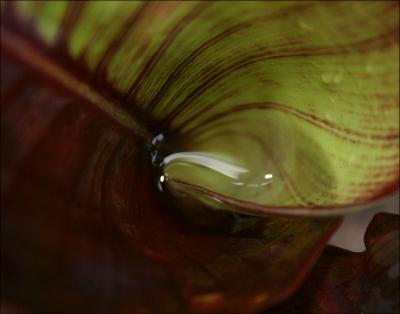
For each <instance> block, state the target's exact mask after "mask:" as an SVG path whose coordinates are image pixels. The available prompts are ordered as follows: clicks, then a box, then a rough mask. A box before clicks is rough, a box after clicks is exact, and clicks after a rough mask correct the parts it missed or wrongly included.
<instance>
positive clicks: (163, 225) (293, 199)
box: [1, 2, 398, 312]
mask: <svg viewBox="0 0 400 314" xmlns="http://www.w3.org/2000/svg"><path fill="white" fill-rule="evenodd" d="M351 6H352V10H350V11H349V12H353V13H351V14H350V13H346V12H348V8H347V7H346V6H345V5H344V4H341V3H338V4H335V5H334V6H327V5H325V4H322V3H290V2H287V3H286V2H271V3H261V2H257V3H248V2H246V3H245V2H243V3H238V6H231V5H230V4H229V3H224V2H216V3H212V2H149V3H140V2H109V3H106V2H86V3H81V2H71V3H64V2H15V3H14V2H13V3H11V2H2V8H1V10H2V37H1V38H2V69H1V70H2V85H1V88H2V90H1V94H2V101H1V106H2V109H1V110H2V117H1V119H2V122H1V127H2V144H1V145H2V162H1V165H2V187H1V188H2V250H3V252H4V254H3V252H2V262H1V267H2V274H4V276H2V293H3V295H4V298H5V299H6V300H7V301H8V302H10V303H11V304H17V305H20V306H22V307H23V308H26V309H28V310H33V311H60V312H65V311H89V312H90V311H97V312H98V311H116V312H123V311H127V312H145V311H152V312H176V311H191V312H223V311H228V312H237V311H242V312H244V311H246V312H251V311H260V310H263V309H265V308H268V307H270V306H272V305H274V304H277V303H279V302H281V301H283V300H284V299H286V298H287V297H289V296H290V294H291V293H293V292H294V290H295V289H296V288H297V287H298V286H299V285H300V283H301V281H302V280H303V278H304V277H305V275H306V273H307V272H309V271H310V269H311V267H312V266H313V264H314V263H315V261H316V259H317V258H318V256H319V254H320V252H321V250H322V249H323V247H324V245H325V242H326V240H327V239H328V238H329V236H330V235H331V233H332V232H333V231H334V230H335V228H336V226H337V223H338V220H336V219H316V218H307V219H301V218H277V217H274V218H272V217H270V218H251V217H247V216H240V215H238V214H236V213H235V214H232V213H230V212H221V211H211V210H210V208H205V207H204V204H200V203H201V202H205V203H207V202H209V199H207V198H206V199H205V196H206V197H208V196H210V195H212V196H213V197H214V198H215V199H216V200H217V201H221V202H223V203H224V202H225V204H227V203H228V202H227V200H229V201H230V202H231V205H232V204H233V205H235V206H234V207H235V209H236V210H238V211H243V212H251V213H253V214H254V213H259V212H265V211H268V210H269V209H268V208H267V207H265V206H264V205H265V204H267V205H276V206H275V207H277V208H279V207H282V206H296V207H301V208H302V209H304V206H307V208H309V207H310V206H311V207H312V206H314V205H319V206H325V205H332V204H334V205H336V204H352V203H355V202H363V201H367V200H370V199H373V198H376V197H378V196H381V195H384V194H385V193H387V192H389V191H392V190H394V189H395V188H396V185H395V183H394V182H396V179H397V178H398V174H397V173H396V171H395V170H396V169H397V168H398V159H397V158H398V147H397V146H396V145H397V144H396V143H397V141H398V136H397V135H396V131H397V129H398V122H397V120H396V118H395V117H396V114H397V113H398V107H397V105H396V103H394V101H396V97H397V96H398V89H397V87H394V86H396V83H397V81H398V74H396V72H395V70H396V67H398V63H397V61H396V60H395V55H396V53H398V43H397V42H396V41H395V39H396V36H397V31H396V23H398V16H396V11H395V10H394V9H393V8H396V4H392V3H383V4H374V5H372V6H362V5H360V4H355V3H354V4H353V3H352V4H351ZM340 12H341V14H344V16H347V17H345V18H343V20H342V21H338V20H337V19H336V18H335V17H336V14H338V13H340ZM354 12H356V13H354ZM376 12H381V13H382V14H376ZM346 14H348V15H346ZM353 14H354V15H353ZM385 14H386V15H385ZM318 16H321V17H318ZM317 17H318V18H317ZM396 18H397V20H396ZM314 19H317V20H314ZM370 19H371V20H372V22H371V21H370ZM322 21H324V23H322ZM361 22H364V23H365V27H364V30H363V31H360V29H359V27H358V26H359V23H361ZM337 23H338V25H337ZM317 24H318V29H317V28H316V27H315V25H317ZM310 27H311V30H312V32H311V33H310V31H311V30H310ZM266 29H268V30H269V31H268V32H266ZM349 30H350V31H349ZM347 32H349V34H347ZM328 34H329V36H328ZM346 34H347V35H346ZM350 34H351V35H350ZM384 58H385V60H390V62H387V61H385V62H382V60H383V59H384ZM388 63H390V64H391V66H390V67H388V66H387V64H388ZM336 64H337V65H338V66H337V67H336ZM338 69H340V73H339V74H338V73H337V72H336V71H337V70H338ZM342 69H345V70H343V72H342V71H341V70H342ZM367 70H368V71H370V72H371V71H372V72H371V75H364V74H365V73H366V72H368V71H367ZM370 72H368V73H370ZM357 74H359V75H360V77H358V76H357ZM378 74H379V75H378ZM337 75H338V76H337ZM354 76H356V77H357V79H356V80H355V79H354V78H353V77H354ZM364 76H365V77H364ZM342 80H343V81H342ZM348 81H350V82H351V83H349V84H347V83H348ZM341 82H342V83H343V84H342V83H341ZM345 82H346V84H345ZM357 84H359V85H357ZM335 97H336V98H335ZM327 99H328V100H327ZM332 99H333V100H332ZM311 100H313V101H311ZM314 100H315V101H314ZM331 101H332V103H333V102H338V103H339V104H338V105H337V106H336V105H335V106H331V105H329V106H328V105H327V102H329V103H328V104H330V102H331ZM386 101H387V102H386ZM383 102H384V103H385V104H388V105H387V106H384V108H382V107H381V105H382V104H383ZM327 108H330V111H329V112H328V113H327V112H326V111H325V110H326V109H327ZM343 108H348V109H349V112H347V111H346V110H344V109H343ZM377 108H379V109H377ZM266 109H268V110H266ZM270 109H271V110H270ZM339 109H340V110H339ZM342 109H343V110H342ZM382 109H384V110H382ZM326 114H328V116H331V117H334V121H333V122H334V123H332V124H330V123H327V122H326V121H325V119H326V117H325V116H324V115H326ZM371 115H372V116H371ZM365 116H368V117H374V119H372V121H365V120H364V118H365ZM361 117H364V118H363V119H362V118H361ZM321 119H322V121H321ZM350 120H351V123H349V122H348V121H350ZM311 121H314V122H311ZM365 123H368V125H370V126H371V128H366V127H365ZM344 128H346V130H344ZM347 128H351V130H352V131H349V132H347V131H348V130H347ZM353 128H354V129H353ZM344 131H346V132H344ZM361 131H363V132H364V133H360V132H361ZM339 133H340V134H342V133H343V136H339V135H338V134H339ZM159 134H163V136H164V137H165V140H164V141H161V143H160V144H159V154H160V155H159V156H158V157H161V159H162V160H164V161H165V159H166V158H168V156H172V155H173V154H177V153H186V155H184V157H185V156H186V157H187V156H192V157H193V154H194V155H195V157H196V158H197V157H199V156H200V157H201V158H200V160H203V161H204V158H206V159H207V158H208V159H207V160H208V163H207V162H205V163H206V164H208V165H210V162H209V159H210V158H214V157H215V156H216V158H214V159H216V160H217V165H220V163H219V164H218V162H222V163H223V164H225V165H226V164H227V165H228V169H230V170H232V169H234V170H235V171H236V172H237V171H239V170H240V169H245V170H249V171H248V172H246V173H248V175H249V176H248V177H246V178H245V179H246V182H247V183H246V185H249V184H256V185H257V184H258V183H257V182H255V181H251V180H253V175H259V174H260V173H261V174H262V176H263V178H264V179H265V180H266V181H268V180H269V179H271V177H270V175H272V178H273V179H274V181H273V185H270V186H272V188H270V189H269V188H268V186H269V184H266V187H267V189H264V186H263V185H262V186H261V187H258V186H256V187H251V189H249V188H250V187H248V186H247V187H246V186H243V187H240V185H238V186H236V185H233V184H231V183H232V182H231V181H229V182H227V178H226V177H221V176H220V175H218V174H217V173H212V172H210V171H209V169H210V167H204V165H203V166H201V163H191V164H190V165H189V166H190V167H191V168H192V172H191V173H188V172H186V171H185V170H184V169H183V168H180V163H179V162H177V161H179V160H177V159H175V160H173V162H171V163H169V164H168V165H165V164H163V165H162V166H163V168H162V169H161V170H162V172H161V173H162V175H164V176H165V179H166V180H165V184H164V187H165V188H166V189H168V190H169V191H170V192H171V194H173V195H175V193H176V192H182V190H183V192H185V193H189V194H192V195H194V199H199V200H201V202H200V203H195V204H194V205H193V203H194V200H192V199H190V200H189V203H191V204H190V205H188V206H187V209H188V210H187V211H185V206H184V205H185V203H184V202H185V200H183V201H181V200H177V199H175V198H174V197H173V196H170V195H168V194H165V193H162V194H160V193H158V191H157V188H156V184H155V182H153V181H154V180H153V175H154V169H153V166H152V165H151V164H150V160H149V159H150V155H151V149H150V148H149V145H150V142H151V140H152V138H153V137H156V136H157V135H159ZM365 134H367V135H365ZM393 134H395V135H393ZM364 135H365V136H364ZM158 138H160V137H158ZM350 143H351V144H350ZM152 149H154V147H152ZM157 149H158V147H157ZM350 150H351V152H352V154H350V155H349V151H350ZM199 152H200V153H201V154H202V155H199V154H198V153H199ZM187 153H189V155H188V154H187ZM190 154H191V155H190ZM175 156H176V155H175ZM178 156H179V157H182V155H178ZM366 156H367V157H366ZM361 157H362V158H361ZM364 157H365V158H364ZM196 158H195V160H196ZM202 158H203V159H202ZM275 159H277V161H276V160H275ZM170 160H171V158H170ZM198 160H199V158H197V161H198ZM355 160H357V165H356V166H355V165H354V163H355ZM192 161H193V158H192ZM203 164H204V162H203ZM214 164H215V160H214ZM229 166H230V167H229ZM217 168H218V169H220V167H217ZM238 169H239V170H238ZM372 170H373V171H379V175H374V176H371V171H372ZM228 172H229V170H228ZM350 172H351V173H352V176H351V177H348V176H347V174H348V173H350ZM239 173H240V171H239ZM367 173H368V174H369V177H368V180H367ZM167 175H168V178H166V177H167ZM349 179H351V180H354V182H353V181H351V182H350V181H349V182H347V181H348V180H349ZM263 183H265V181H263V182H261V183H260V184H263ZM275 183H277V184H275ZM361 183H365V184H361ZM189 186H191V187H195V188H194V189H189V188H188V187H189ZM350 186H351V188H350ZM182 187H183V188H182ZM199 187H200V189H199ZM236 187H238V188H236ZM372 187H373V189H372ZM253 188H256V189H254V190H253ZM268 189H269V190H268ZM266 190H267V192H268V193H266ZM199 191H200V192H201V193H199ZM211 193H214V194H211ZM346 193H347V194H346ZM215 199H214V201H215ZM249 200H250V201H251V202H252V204H250V205H249V206H247V205H246V204H245V203H239V202H243V201H249ZM175 201H176V202H177V203H178V205H177V206H175V205H176V204H175ZM232 202H233V203H232ZM253 203H254V204H257V205H261V207H262V208H258V209H256V212H254V206H253ZM186 205H187V204H186ZM217 205H218V203H212V204H211V206H212V207H218V206H217ZM182 206H183V211H182ZM225 207H226V206H225V205H224V208H225ZM177 208H178V209H177ZM196 210H197V212H196ZM282 210H283V209H282ZM193 212H194V216H193ZM283 212H284V211H283ZM28 292H29V293H28ZM155 299H157V300H158V301H157V302H154V300H155Z"/></svg>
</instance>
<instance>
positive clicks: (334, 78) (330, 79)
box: [321, 71, 343, 84]
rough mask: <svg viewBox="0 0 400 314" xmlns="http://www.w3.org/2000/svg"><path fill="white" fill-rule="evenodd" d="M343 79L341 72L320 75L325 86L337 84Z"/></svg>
mask: <svg viewBox="0 0 400 314" xmlns="http://www.w3.org/2000/svg"><path fill="white" fill-rule="evenodd" d="M342 79H343V71H334V72H326V73H323V74H322V75H321V80H322V82H323V83H325V84H339V83H340V82H341V81H342Z"/></svg>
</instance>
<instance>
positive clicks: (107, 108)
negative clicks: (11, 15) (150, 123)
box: [1, 27, 152, 139]
mask: <svg viewBox="0 0 400 314" xmlns="http://www.w3.org/2000/svg"><path fill="white" fill-rule="evenodd" d="M1 47H2V49H5V50H6V51H7V52H9V53H10V54H11V55H12V56H13V57H15V58H17V59H18V60H19V61H20V62H22V63H24V64H25V65H27V66H28V67H30V68H31V69H33V70H34V71H36V72H38V73H40V74H42V75H43V76H44V77H46V78H50V79H51V80H52V81H53V82H55V83H57V84H59V85H60V86H62V87H64V88H65V89H67V90H68V91H70V92H72V93H73V94H74V95H76V96H79V97H80V98H82V99H84V100H86V101H87V102H89V103H90V104H92V105H94V106H95V107H97V108H99V109H100V110H101V111H102V112H103V113H105V114H106V115H107V116H109V117H110V118H112V120H114V121H116V122H117V123H118V124H119V125H122V126H123V127H125V128H126V129H128V130H130V131H132V132H133V133H134V134H135V135H137V136H140V137H142V138H145V139H151V138H152V135H151V133H150V132H149V131H148V130H147V129H146V128H145V127H144V126H143V125H142V123H140V122H139V121H138V120H136V119H135V117H133V116H132V115H131V114H130V113H128V112H127V111H125V110H123V109H122V108H121V107H120V106H118V105H117V104H115V103H114V102H112V101H111V100H109V99H107V98H105V97H104V96H103V95H101V94H100V93H98V92H97V91H96V90H95V89H94V88H93V87H91V86H90V85H88V84H87V82H85V81H82V80H79V79H78V78H76V77H75V76H74V75H72V74H71V73H70V72H68V71H67V70H66V69H65V68H63V67H62V66H60V65H59V64H57V63H55V62H54V61H52V60H50V59H49V58H48V57H47V56H46V55H45V54H44V53H43V52H41V51H40V50H38V49H36V48H35V47H34V46H32V45H31V44H30V43H28V42H26V41H25V40H24V39H23V38H22V37H20V36H18V35H15V34H13V33H11V32H10V31H8V30H7V29H6V28H5V27H2V28H1Z"/></svg>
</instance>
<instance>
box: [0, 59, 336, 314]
mask: <svg viewBox="0 0 400 314" xmlns="http://www.w3.org/2000/svg"><path fill="white" fill-rule="evenodd" d="M8 60H9V59H8V58H6V57H4V56H3V57H2V82H4V84H2V88H3V90H2V119H3V120H2V136H3V137H2V152H3V156H2V176H3V177H2V229H1V230H2V250H3V251H2V252H3V253H2V261H1V267H2V270H1V271H2V298H4V299H5V300H6V301H7V302H8V303H9V304H12V305H16V306H17V308H23V309H26V310H29V311H34V312H77V311H79V312H80V311H82V312H97V313H98V312H140V313H142V312H155V313H158V312H188V311H189V312H219V311H222V312H237V311H240V312H248V311H259V310H262V309H264V308H267V307H270V306H272V305H273V304H276V303H278V302H280V301H282V300H284V299H285V298H287V297H288V296H289V295H290V294H291V293H292V292H293V291H294V290H295V289H296V288H297V287H298V286H299V285H300V283H301V282H302V280H303V278H304V277H305V275H306V274H307V272H308V271H309V270H310V268H311V267H312V265H313V264H314V263H315V261H316V259H317V258H318V256H319V254H320V252H321V251H322V249H323V248H324V246H325V243H326V241H327V240H328V238H329V236H330V235H331V234H332V233H333V231H334V230H335V229H336V227H337V225H338V222H339V221H338V219H326V218H325V219H321V218H320V219H316V218H314V219H311V218H308V219H301V218H291V219H289V218H283V217H282V218H277V217H275V218H269V219H267V218H256V217H240V216H238V215H236V216H233V215H232V214H226V212H217V211H215V212H214V211H211V212H209V210H206V209H205V208H201V207H198V211H199V213H196V216H195V218H193V217H192V218H191V217H183V216H182V215H181V214H179V213H176V211H175V207H174V203H173V200H171V199H164V198H163V197H161V198H160V197H158V194H157V193H156V187H155V185H154V182H153V179H152V176H151V175H149V174H151V168H150V164H149V162H148V159H147V158H144V157H145V156H144V155H143V152H147V151H146V150H143V147H144V144H143V141H142V140H141V139H138V138H137V137H134V136H132V134H131V133H129V132H128V133H127V132H126V129H125V128H122V127H121V126H119V125H116V124H113V123H111V122H110V120H109V119H108V118H107V117H105V116H104V115H102V114H101V112H98V111H96V110H93V109H91V107H86V106H84V102H82V101H81V100H79V98H77V97H76V96H75V95H73V94H70V93H68V92H65V91H63V90H60V89H58V88H57V87H56V86H53V85H52V84H48V83H46V82H44V81H43V82H42V81H37V80H36V74H35V73H34V72H32V71H29V70H26V69H25V68H22V67H21V66H19V65H16V64H14V63H12V62H9V61H8ZM3 79H4V80H3ZM213 213H214V214H213ZM155 300H157V302H155ZM6 312H7V311H6Z"/></svg>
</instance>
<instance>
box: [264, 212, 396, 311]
mask: <svg viewBox="0 0 400 314" xmlns="http://www.w3.org/2000/svg"><path fill="white" fill-rule="evenodd" d="M365 243H366V247H367V249H366V252H363V253H351V252H348V251H345V250H342V249H339V248H335V247H328V248H327V249H326V250H325V251H324V253H323V254H322V256H321V258H320V260H319V261H318V263H317V264H316V266H315V268H314V270H313V273H312V275H311V276H310V278H308V279H307V281H306V283H305V285H304V286H303V287H302V288H301V290H300V291H299V292H297V293H296V294H295V295H294V296H293V297H292V298H291V299H289V300H288V302H287V303H286V304H285V305H282V306H280V307H279V308H276V309H273V310H271V312H272V313H276V312H282V313H304V312H306V313H398V312H399V310H400V300H399V217H398V216H397V215H390V214H378V215H376V216H375V217H374V219H373V220H372V222H371V223H370V225H369V227H368V230H367V233H366V235H365Z"/></svg>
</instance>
